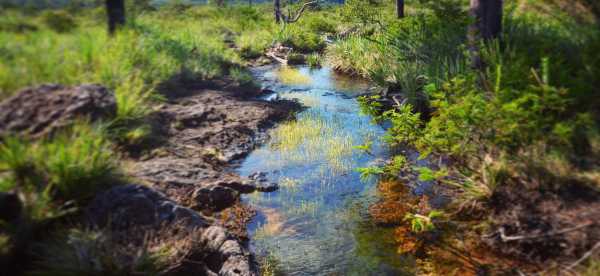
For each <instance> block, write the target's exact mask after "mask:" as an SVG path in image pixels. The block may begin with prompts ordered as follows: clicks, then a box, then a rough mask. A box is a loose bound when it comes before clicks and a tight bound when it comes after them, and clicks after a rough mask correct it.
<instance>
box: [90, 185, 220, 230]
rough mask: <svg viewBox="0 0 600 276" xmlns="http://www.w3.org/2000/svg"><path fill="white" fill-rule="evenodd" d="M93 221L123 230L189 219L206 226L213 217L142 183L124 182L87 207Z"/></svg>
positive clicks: (98, 197) (100, 195)
mask: <svg viewBox="0 0 600 276" xmlns="http://www.w3.org/2000/svg"><path fill="white" fill-rule="evenodd" d="M86 214H87V217H88V218H89V221H90V223H91V224H93V225H96V226H100V227H103V226H106V225H109V224H110V227H111V228H112V229H116V230H123V229H127V228H129V227H141V226H158V225H163V224H170V223H175V222H180V221H185V223H186V224H187V225H189V226H193V227H206V226H208V225H209V222H210V220H209V219H207V218H205V217H203V216H201V215H199V214H198V213H196V212H194V211H193V210H191V209H189V208H185V207H182V206H180V205H178V204H177V203H175V202H173V201H171V200H170V199H168V198H167V197H165V195H164V194H162V193H160V192H157V191H155V190H153V189H151V188H148V187H146V186H142V185H124V186H118V187H115V188H112V189H110V190H108V191H106V192H104V193H101V194H99V195H97V196H96V198H95V199H94V200H93V201H92V202H91V204H90V205H89V206H88V208H87V209H86Z"/></svg>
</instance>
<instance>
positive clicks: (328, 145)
mask: <svg viewBox="0 0 600 276" xmlns="http://www.w3.org/2000/svg"><path fill="white" fill-rule="evenodd" d="M339 120H341V118H339V117H336V116H333V117H331V118H325V117H323V116H321V115H320V111H318V110H311V111H309V112H307V113H304V114H302V116H300V117H299V118H298V119H296V120H294V121H290V122H287V123H284V124H282V125H281V126H279V127H278V128H276V129H275V130H274V131H273V133H272V134H271V136H272V141H271V143H269V145H270V146H271V147H273V148H274V149H276V150H277V151H279V152H280V153H281V154H282V155H283V156H284V157H285V158H286V159H288V160H290V161H292V162H297V163H302V162H310V161H314V160H325V161H326V162H327V165H328V166H330V168H331V169H333V170H334V171H335V172H343V171H346V170H347V169H348V168H349V165H348V162H346V161H344V159H345V158H349V157H350V156H351V155H352V147H353V139H352V136H351V135H350V134H349V133H346V132H345V131H344V130H343V127H342V123H341V121H339Z"/></svg>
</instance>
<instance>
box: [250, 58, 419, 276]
mask: <svg viewBox="0 0 600 276" xmlns="http://www.w3.org/2000/svg"><path fill="white" fill-rule="evenodd" d="M257 74H258V79H260V80H261V81H263V83H264V85H265V86H267V87H268V88H269V89H272V90H274V91H275V92H276V93H277V94H278V95H279V97H283V98H290V99H297V100H298V101H300V102H301V103H303V104H304V105H305V106H307V109H306V110H304V111H302V112H300V113H299V114H298V115H297V118H296V120H293V121H290V122H287V123H283V124H281V125H279V126H278V127H277V128H275V129H274V130H272V131H271V133H270V134H271V137H272V138H271V139H270V141H269V142H268V143H267V144H266V145H264V146H262V147H261V148H259V149H257V150H256V151H254V152H253V153H252V154H251V155H250V156H249V157H248V158H247V159H246V160H245V161H244V162H243V163H242V164H241V166H240V168H239V173H240V174H241V175H249V174H251V173H253V172H257V171H260V172H266V173H267V177H268V178H269V180H271V181H274V182H278V183H279V184H280V190H279V191H277V192H274V193H269V194H252V195H249V196H247V197H246V198H245V200H248V201H249V202H250V203H251V204H252V205H253V206H255V207H256V208H257V209H258V211H259V215H258V216H257V218H256V219H255V220H254V221H253V223H252V224H251V225H250V232H251V233H250V234H251V235H252V247H253V249H254V250H255V252H256V253H257V254H259V255H269V256H273V257H274V258H275V259H276V260H277V263H278V265H279V268H280V269H281V270H283V271H284V272H285V273H286V274H289V275H402V274H411V273H412V270H411V269H410V267H413V266H412V265H411V262H412V261H411V260H410V259H406V258H401V257H400V256H398V255H397V254H396V246H395V245H394V243H393V241H390V240H386V237H387V238H388V239H389V237H392V235H391V233H388V232H387V231H392V230H387V229H383V228H380V227H377V226H376V225H375V224H373V223H372V222H371V221H370V219H369V217H368V216H367V209H368V206H369V205H370V204H371V203H372V202H374V201H375V200H376V196H375V189H374V186H375V185H374V183H363V182H361V181H360V177H359V174H358V173H357V172H355V170H354V169H355V168H357V167H365V166H370V165H373V164H378V163H381V162H382V160H384V159H385V158H386V156H387V154H388V153H387V147H386V145H385V144H384V143H383V142H382V141H380V139H379V137H382V135H383V133H384V131H383V129H382V128H381V127H380V126H378V125H373V124H371V121H370V118H368V117H365V116H361V115H359V114H358V104H357V102H356V101H355V100H354V99H353V98H352V97H351V96H354V95H357V94H359V93H361V92H363V91H364V90H365V89H366V88H367V86H366V84H365V83H363V82H360V81H355V80H352V79H348V78H344V77H339V76H335V75H334V74H333V73H332V71H331V70H330V69H328V68H322V69H318V70H311V69H308V68H307V67H301V68H297V69H294V68H291V67H289V68H284V69H281V68H280V69H274V70H267V69H263V70H262V71H261V70H258V71H257ZM349 96H350V97H349ZM367 142H371V143H372V150H371V152H372V153H373V155H368V154H366V153H364V152H361V151H358V150H354V149H353V147H354V146H357V145H362V144H365V143H367Z"/></svg>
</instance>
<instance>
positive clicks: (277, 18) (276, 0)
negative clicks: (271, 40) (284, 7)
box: [273, 0, 281, 23]
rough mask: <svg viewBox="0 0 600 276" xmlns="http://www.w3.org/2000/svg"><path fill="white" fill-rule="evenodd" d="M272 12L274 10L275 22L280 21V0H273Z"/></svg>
mask: <svg viewBox="0 0 600 276" xmlns="http://www.w3.org/2000/svg"><path fill="white" fill-rule="evenodd" d="M273 6H274V12H275V22H277V23H279V22H281V2H280V0H273Z"/></svg>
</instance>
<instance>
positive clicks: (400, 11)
mask: <svg viewBox="0 0 600 276" xmlns="http://www.w3.org/2000/svg"><path fill="white" fill-rule="evenodd" d="M396 15H397V16H398V18H404V0H396Z"/></svg>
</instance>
